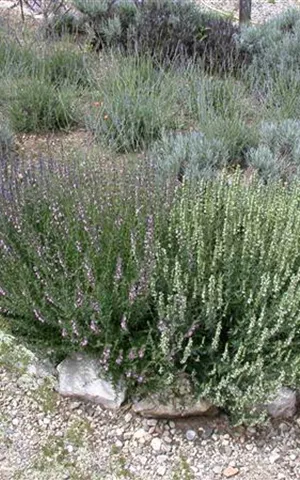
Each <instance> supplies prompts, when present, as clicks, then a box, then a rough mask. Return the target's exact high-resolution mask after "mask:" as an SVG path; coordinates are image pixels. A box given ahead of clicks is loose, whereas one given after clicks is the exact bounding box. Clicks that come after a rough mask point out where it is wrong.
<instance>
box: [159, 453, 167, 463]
mask: <svg viewBox="0 0 300 480" xmlns="http://www.w3.org/2000/svg"><path fill="white" fill-rule="evenodd" d="M168 458H169V457H168V455H158V457H157V461H158V463H164V462H166V461H167V460H168Z"/></svg>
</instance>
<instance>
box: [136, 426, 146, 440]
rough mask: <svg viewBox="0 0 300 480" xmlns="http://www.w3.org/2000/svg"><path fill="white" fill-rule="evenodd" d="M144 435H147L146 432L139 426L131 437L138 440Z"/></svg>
mask: <svg viewBox="0 0 300 480" xmlns="http://www.w3.org/2000/svg"><path fill="white" fill-rule="evenodd" d="M145 435H147V432H145V430H144V429H143V428H140V429H139V430H137V431H136V432H135V433H134V435H133V438H135V439H136V440H140V439H141V438H143V437H145Z"/></svg>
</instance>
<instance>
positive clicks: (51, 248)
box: [0, 159, 166, 382]
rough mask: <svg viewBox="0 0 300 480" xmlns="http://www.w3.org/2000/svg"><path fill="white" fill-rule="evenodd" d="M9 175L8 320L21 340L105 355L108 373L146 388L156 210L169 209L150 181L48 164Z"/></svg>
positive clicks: (2, 226) (2, 294)
mask: <svg viewBox="0 0 300 480" xmlns="http://www.w3.org/2000/svg"><path fill="white" fill-rule="evenodd" d="M1 167H2V172H1V173H2V182H1V188H0V204H1V208H0V210H1V218H0V232H1V234H0V258H1V260H0V261H1V265H2V266H3V268H1V274H0V277H1V279H0V285H1V290H0V307H1V310H0V311H1V312H2V313H4V314H6V315H8V316H10V317H11V319H12V320H11V321H12V326H13V328H14V329H15V331H16V332H19V334H21V335H28V336H29V337H30V338H31V339H35V341H40V342H42V343H46V344H50V345H53V346H54V348H55V349H56V351H58V352H59V351H64V352H67V351H70V350H78V349H80V348H84V349H87V350H90V351H96V352H99V353H100V354H102V360H103V367H104V369H105V370H107V371H109V372H110V373H112V374H113V375H117V376H118V375H120V374H121V373H122V374H124V373H125V374H126V376H127V377H128V378H129V380H130V379H132V380H133V381H134V382H135V381H136V380H138V381H139V382H141V381H142V377H143V376H144V374H145V373H144V370H145V369H146V370H147V369H149V368H150V365H151V348H152V345H153V342H154V339H155V335H156V332H155V328H154V324H153V321H154V315H153V313H154V312H153V306H152V303H151V301H150V300H149V282H150V277H151V272H152V268H153V263H154V251H153V240H154V238H153V237H154V228H155V222H158V221H159V215H158V214H157V213H156V211H155V210H156V208H159V205H160V204H163V203H164V204H166V202H165V198H164V199H163V198H162V195H161V192H160V193H159V194H158V192H157V193H155V191H154V190H153V189H152V188H151V185H150V184H149V182H151V179H150V174H148V175H147V178H146V179H145V178H144V177H143V175H142V174H141V172H143V169H140V171H135V172H132V173H131V174H130V173H129V172H128V171H125V170H124V169H123V170H122V167H121V165H118V166H117V167H116V166H114V165H111V166H110V168H109V169H107V170H106V169H103V170H99V169H97V168H96V167H93V165H88V168H87V169H85V168H84V169H83V168H81V167H79V166H78V165H77V164H76V165H75V164H73V165H69V166H66V167H62V166H60V165H59V163H52V162H50V163H49V164H47V163H46V162H45V161H44V160H43V159H41V160H40V162H39V163H38V164H36V163H34V164H32V165H31V166H30V167H28V166H27V165H26V164H25V165H22V164H21V163H20V164H19V165H18V164H17V163H15V164H14V166H13V167H12V166H10V167H9V165H8V164H7V163H5V162H2V165H1ZM161 211H162V215H161V217H163V215H164V214H165V213H164V211H163V210H161ZM148 350H150V351H148Z"/></svg>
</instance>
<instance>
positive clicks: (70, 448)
mask: <svg viewBox="0 0 300 480" xmlns="http://www.w3.org/2000/svg"><path fill="white" fill-rule="evenodd" d="M66 450H67V452H68V453H72V452H73V450H74V447H73V445H67V446H66Z"/></svg>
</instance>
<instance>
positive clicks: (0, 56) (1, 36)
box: [0, 32, 37, 78]
mask: <svg viewBox="0 0 300 480" xmlns="http://www.w3.org/2000/svg"><path fill="white" fill-rule="evenodd" d="M36 63H37V62H36V52H35V51H34V50H33V49H29V48H28V47H27V46H25V45H20V44H19V43H17V42H16V41H14V40H13V39H12V38H11V37H10V36H9V35H8V34H5V33H2V32H0V78H3V77H5V76H11V77H16V78H18V77H20V76H22V75H31V74H32V73H33V72H34V71H35V69H36Z"/></svg>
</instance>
